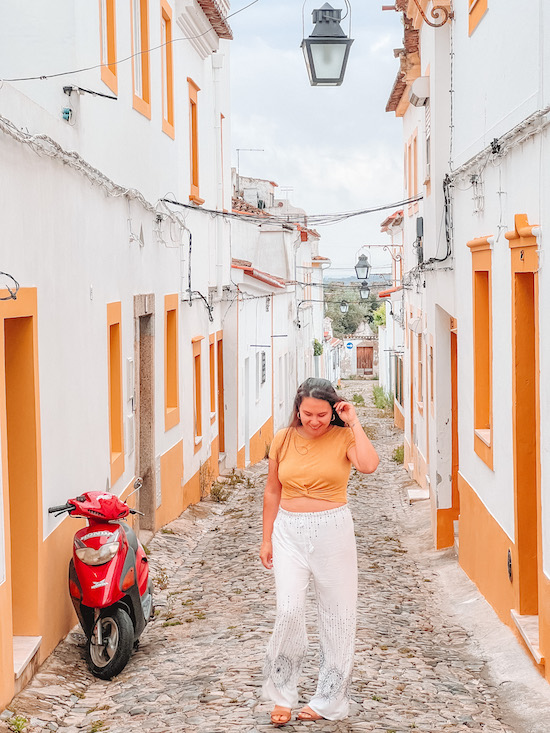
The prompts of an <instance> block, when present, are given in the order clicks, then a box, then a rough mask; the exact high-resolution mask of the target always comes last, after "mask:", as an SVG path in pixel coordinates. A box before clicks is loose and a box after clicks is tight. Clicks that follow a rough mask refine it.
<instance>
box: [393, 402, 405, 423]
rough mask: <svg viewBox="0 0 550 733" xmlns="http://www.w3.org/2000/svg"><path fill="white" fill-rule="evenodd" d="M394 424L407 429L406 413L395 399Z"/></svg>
mask: <svg viewBox="0 0 550 733" xmlns="http://www.w3.org/2000/svg"><path fill="white" fill-rule="evenodd" d="M393 424H394V425H395V427H396V428H399V430H405V415H403V413H402V412H401V410H400V408H399V407H398V406H397V403H396V402H395V401H394V403H393Z"/></svg>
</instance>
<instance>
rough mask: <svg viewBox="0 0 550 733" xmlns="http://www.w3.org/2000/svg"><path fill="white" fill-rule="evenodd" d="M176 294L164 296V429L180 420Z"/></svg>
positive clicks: (171, 426)
mask: <svg viewBox="0 0 550 733" xmlns="http://www.w3.org/2000/svg"><path fill="white" fill-rule="evenodd" d="M178 381H179V380H178V296H177V294H174V295H166V296H165V297H164V429H165V430H169V429H170V428H173V427H174V425H177V424H178V423H179V421H180V411H179V388H178Z"/></svg>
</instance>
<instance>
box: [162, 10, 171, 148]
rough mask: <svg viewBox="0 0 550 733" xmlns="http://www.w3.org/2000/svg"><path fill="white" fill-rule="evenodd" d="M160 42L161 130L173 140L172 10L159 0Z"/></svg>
mask: <svg viewBox="0 0 550 733" xmlns="http://www.w3.org/2000/svg"><path fill="white" fill-rule="evenodd" d="M160 7H161V17H160V42H161V59H162V130H163V132H165V133H166V134H167V135H169V136H170V137H171V138H172V139H173V138H174V65H173V54H172V8H171V7H170V6H169V5H168V3H167V2H166V0H161V4H160Z"/></svg>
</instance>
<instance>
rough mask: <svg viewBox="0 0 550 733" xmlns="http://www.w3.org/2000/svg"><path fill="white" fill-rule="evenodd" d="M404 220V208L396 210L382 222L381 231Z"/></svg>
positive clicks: (385, 230)
mask: <svg viewBox="0 0 550 733" xmlns="http://www.w3.org/2000/svg"><path fill="white" fill-rule="evenodd" d="M402 221H403V209H401V210H400V211H394V212H393V214H390V215H389V216H388V217H387V218H386V219H384V221H383V222H382V223H381V224H380V231H381V232H387V231H388V229H389V228H390V227H391V226H392V225H393V224H398V225H399V224H401V222H402Z"/></svg>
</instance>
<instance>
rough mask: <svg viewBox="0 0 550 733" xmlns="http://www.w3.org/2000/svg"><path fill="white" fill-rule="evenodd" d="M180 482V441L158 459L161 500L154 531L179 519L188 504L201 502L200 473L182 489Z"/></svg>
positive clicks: (181, 473) (181, 463)
mask: <svg viewBox="0 0 550 733" xmlns="http://www.w3.org/2000/svg"><path fill="white" fill-rule="evenodd" d="M209 460H210V459H209ZM216 474H217V470H216V471H215V475H216ZM182 481H183V441H181V440H180V442H179V443H176V445H175V446H173V448H170V450H168V451H166V453H165V454H164V455H163V456H161V458H160V485H161V496H162V500H161V505H160V506H159V508H158V509H157V513H156V517H155V529H159V528H160V527H164V525H166V524H168V522H171V521H172V520H173V519H176V518H177V517H179V515H180V514H181V513H182V512H184V511H185V510H186V509H187V507H188V506H189V505H190V504H196V503H197V502H199V501H200V500H201V490H200V471H197V472H196V473H195V475H194V476H193V477H192V478H190V479H189V481H187V482H186V483H185V485H184V486H183V487H182Z"/></svg>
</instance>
